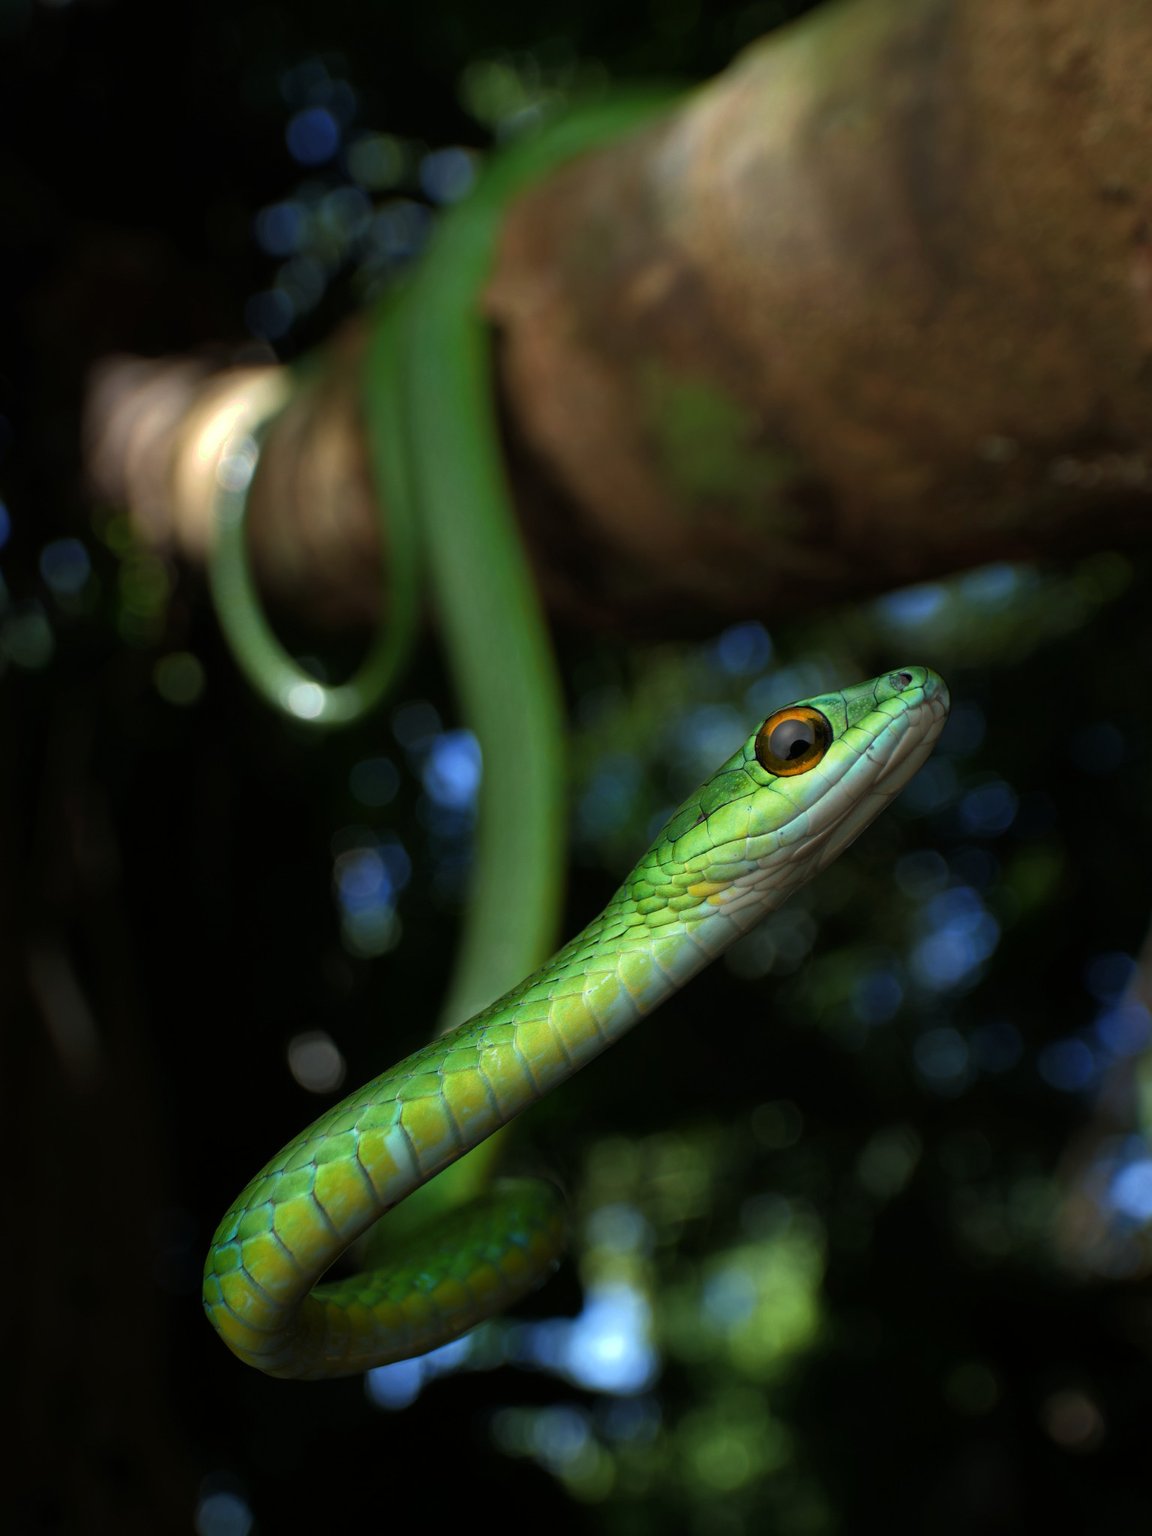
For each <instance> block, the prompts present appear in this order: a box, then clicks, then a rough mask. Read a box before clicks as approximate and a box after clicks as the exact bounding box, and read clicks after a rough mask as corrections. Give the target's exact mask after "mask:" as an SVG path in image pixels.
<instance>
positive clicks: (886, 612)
mask: <svg viewBox="0 0 1152 1536" xmlns="http://www.w3.org/2000/svg"><path fill="white" fill-rule="evenodd" d="M947 595H948V594H947V592H946V591H945V589H944V588H943V587H942V586H940V585H939V584H938V583H936V582H926V583H924V584H922V585H921V586H916V587H903V588H901V590H900V591H898V592H888V593H886V594H885V595H884V596H883V597H881V598H879V599H878V600H877V604H876V606H877V608H878V610H879V613H880V617H881V618H882V619H885V620H887V622H888V623H889V624H896V625H899V627H900V628H901V629H916V628H918V627H919V626H920V625H921V624H926V623H927V622H928V621H929V620H930V619H933V618H935V617H936V615H937V614H938V613H939V611H940V609H941V608H942V607H943V605H944V601H945V598H946V597H947Z"/></svg>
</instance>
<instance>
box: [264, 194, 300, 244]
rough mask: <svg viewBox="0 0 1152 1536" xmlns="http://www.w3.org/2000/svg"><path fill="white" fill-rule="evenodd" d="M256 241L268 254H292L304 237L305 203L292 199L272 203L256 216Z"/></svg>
mask: <svg viewBox="0 0 1152 1536" xmlns="http://www.w3.org/2000/svg"><path fill="white" fill-rule="evenodd" d="M254 223H255V231H254V232H255V235H256V243H257V245H259V247H260V249H261V250H262V251H264V252H265V254H266V255H268V256H291V255H293V254H294V253H295V252H296V251H298V250H299V248H300V242H301V241H302V240H303V238H304V229H305V211H304V205H303V204H302V203H299V202H295V201H290V202H283V203H270V204H269V205H268V207H267V208H261V210H260V212H259V213H258V214H257V215H256V218H255V221H254Z"/></svg>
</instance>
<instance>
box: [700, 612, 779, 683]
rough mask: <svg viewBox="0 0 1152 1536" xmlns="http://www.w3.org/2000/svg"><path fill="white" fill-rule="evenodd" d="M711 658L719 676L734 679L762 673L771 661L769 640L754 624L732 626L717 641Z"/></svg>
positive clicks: (765, 633) (763, 630) (757, 624)
mask: <svg viewBox="0 0 1152 1536" xmlns="http://www.w3.org/2000/svg"><path fill="white" fill-rule="evenodd" d="M713 656H714V658H715V661H716V665H717V666H718V667H719V668H720V670H721V671H722V672H727V673H729V674H730V675H732V676H735V677H740V676H747V675H748V674H749V673H753V672H762V671H763V670H764V668H765V667H766V666H767V665H768V663H769V662H770V661H771V660H772V637H771V635H769V633H768V631H767V630H766V629H765V628H764V626H763V624H759V623H757V622H756V621H755V620H753V621H751V622H749V623H746V624H733V625H732V626H731V627H730V628H728V629H726V630H725V631H724V632H723V634H721V635H719V636H718V637H717V639H716V642H715V645H714V647H713Z"/></svg>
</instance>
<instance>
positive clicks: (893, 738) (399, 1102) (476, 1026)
mask: <svg viewBox="0 0 1152 1536" xmlns="http://www.w3.org/2000/svg"><path fill="white" fill-rule="evenodd" d="M947 710H948V693H947V689H946V688H945V686H944V684H943V683H942V682H941V680H940V679H939V678H938V677H937V676H936V675H935V673H933V672H930V671H929V670H927V669H926V668H923V667H907V668H904V669H902V670H900V671H897V672H892V673H888V674H885V675H884V676H882V677H879V678H876V679H874V680H873V681H871V682H868V683H863V684H860V685H859V686H857V687H853V688H848V689H845V690H844V691H843V692H842V693H833V694H827V695H822V696H820V697H818V698H813V699H808V700H804V701H802V702H801V703H800V704H796V705H792V706H790V707H788V708H787V709H783V710H780V711H777V712H776V713H775V714H774V715H772V716H770V717H769V719H768V720H767V721H765V722H763V724H761V725H759V726H758V728H757V730H756V731H754V732H753V733H752V735H750V736H749V737H748V739H747V741H746V742H745V743H744V745H743V746H742V747H741V748H740V749H739V750H738V751H737V752H736V753H734V754H733V756H732V757H730V758H729V759H728V761H727V762H725V763H724V764H723V765H722V766H721V767H720V768H719V769H718V770H717V772H716V773H714V774H713V775H712V777H711V778H710V779H708V780H707V782H706V783H705V784H704V785H703V786H702V787H701V788H700V789H699V790H698V791H697V792H696V793H695V794H694V795H692V796H691V797H690V798H689V799H688V800H687V801H686V802H685V803H684V805H683V806H682V807H681V808H680V810H679V811H678V812H677V813H676V815H675V816H673V818H672V819H671V821H670V822H669V823H668V824H667V826H666V827H665V828H664V830H663V831H662V832H661V833H660V835H659V837H658V838H657V839H656V841H655V842H654V843H653V844H652V846H651V848H650V849H649V850H648V852H647V853H646V854H645V855H644V856H643V858H642V859H641V860H640V862H639V863H638V864H637V865H636V867H635V868H634V869H633V871H632V873H631V874H630V875H629V876H628V878H627V880H626V881H625V882H624V884H623V885H622V886H621V888H620V890H619V891H618V892H617V893H616V895H615V896H614V897H613V898H612V900H611V901H610V902H609V903H608V905H607V906H606V907H605V909H604V911H603V912H601V913H600V915H599V916H598V917H596V918H594V919H593V921H592V922H591V923H589V925H588V926H587V927H586V928H585V929H584V930H583V932H582V933H580V934H579V935H578V936H577V937H576V938H574V939H573V940H572V941H571V942H570V943H569V944H567V945H565V946H564V948H563V949H561V950H560V951H559V952H558V953H557V954H556V955H554V956H553V957H552V959H551V960H549V961H548V963H547V964H546V965H544V966H543V967H542V968H541V969H540V970H538V971H537V972H535V973H534V974H533V975H531V976H529V977H528V978H527V979H526V980H525V981H523V982H521V983H520V984H519V985H518V986H516V987H514V988H513V989H512V990H511V991H510V992H508V993H506V994H505V996H503V997H502V998H500V999H499V1001H498V1002H495V1003H493V1004H492V1006H491V1007H489V1008H485V1009H484V1010H483V1011H482V1012H480V1013H478V1014H477V1015H476V1016H475V1017H474V1018H472V1019H471V1020H470V1021H469V1022H467V1023H466V1024H463V1025H461V1027H460V1028H459V1029H457V1030H455V1031H453V1032H452V1033H450V1034H448V1035H445V1036H443V1037H442V1038H440V1039H438V1040H436V1041H435V1042H434V1043H432V1044H431V1045H428V1046H426V1047H424V1048H423V1049H422V1050H419V1051H417V1052H415V1053H414V1054H413V1055H411V1056H409V1057H408V1058H407V1059H406V1060H404V1061H402V1062H400V1063H399V1064H398V1065H397V1066H394V1067H393V1068H391V1070H390V1071H388V1072H385V1073H384V1074H383V1075H382V1076H380V1077H377V1078H375V1079H374V1080H373V1081H372V1082H370V1083H369V1084H367V1086H365V1087H364V1088H361V1089H360V1090H359V1091H358V1092H356V1093H353V1094H351V1095H350V1096H349V1097H348V1098H346V1099H344V1100H343V1102H342V1103H340V1104H338V1105H336V1106H335V1108H333V1109H330V1110H329V1111H328V1112H327V1113H326V1114H324V1115H322V1116H321V1117H320V1118H319V1119H318V1120H317V1121H316V1122H315V1123H314V1124H313V1125H311V1126H309V1128H308V1129H307V1130H305V1131H303V1132H302V1133H301V1134H300V1135H299V1136H297V1137H296V1138H295V1140H293V1141H291V1142H289V1144H288V1145H287V1146H286V1147H285V1148H284V1149H283V1150H282V1151H281V1152H280V1153H279V1154H278V1155H277V1156H276V1157H274V1158H273V1159H272V1161H271V1162H270V1163H268V1164H267V1166H266V1167H265V1168H263V1169H262V1170H261V1172H260V1173H258V1174H257V1175H256V1177H255V1178H254V1179H253V1180H252V1181H251V1182H250V1183H249V1184H248V1186H247V1188H246V1189H245V1190H244V1191H243V1193H242V1194H241V1195H240V1197H239V1198H238V1199H237V1201H236V1202H235V1203H234V1205H233V1206H232V1207H231V1209H230V1210H229V1211H228V1213H227V1215H226V1216H225V1217H224V1219H223V1221H222V1222H221V1223H220V1226H219V1228H218V1230H217V1232H216V1236H215V1239H214V1241H213V1244H212V1247H211V1250H210V1252H209V1255H208V1261H207V1265H206V1268H205V1277H204V1304H205V1308H206V1310H207V1312H208V1316H209V1318H210V1319H211V1321H212V1323H213V1325H214V1326H215V1328H216V1329H217V1330H218V1332H219V1333H220V1335H221V1336H222V1337H223V1339H224V1341H225V1342H226V1343H227V1344H228V1346H229V1348H231V1349H232V1350H233V1351H234V1352H235V1353H236V1354H237V1355H238V1356H239V1357H240V1358H241V1359H242V1360H245V1361H247V1362H248V1363H250V1364H252V1365H255V1366H258V1367H259V1368H260V1369H262V1370H264V1371H266V1372H268V1373H269V1374H270V1375H273V1376H289V1377H305V1378H309V1377H321V1376H339V1375H345V1374H348V1373H351V1372H355V1371H361V1370H365V1369H367V1368H369V1367H371V1366H374V1365H379V1364H383V1363H385V1362H387V1361H391V1360H398V1359H404V1358H406V1357H408V1356H410V1355H415V1354H420V1353H422V1352H424V1351H426V1350H428V1349H431V1348H433V1347H434V1346H436V1345H438V1344H441V1343H444V1342H446V1341H447V1340H449V1339H452V1338H455V1337H456V1336H458V1335H459V1334H460V1333H462V1332H464V1331H465V1330H466V1329H468V1328H470V1327H472V1326H474V1325H475V1324H476V1323H477V1322H479V1321H481V1320H482V1319H483V1318H485V1317H487V1316H490V1315H491V1314H492V1313H494V1312H496V1311H499V1310H500V1309H501V1308H503V1307H505V1306H507V1305H509V1304H510V1303H511V1302H512V1301H514V1300H515V1299H517V1298H518V1297H519V1296H521V1295H523V1294H524V1293H525V1292H526V1291H527V1290H529V1289H531V1287H532V1286H534V1285H535V1284H537V1283H538V1282H539V1280H540V1279H541V1278H542V1277H543V1275H545V1274H546V1273H547V1272H548V1270H549V1268H550V1267H551V1266H552V1265H553V1264H554V1262H555V1258H556V1255H557V1253H558V1251H559V1249H560V1247H561V1246H562V1243H563V1235H564V1223H563V1215H562V1206H561V1202H560V1199H559V1196H558V1194H557V1193H556V1191H555V1190H554V1189H553V1188H552V1187H551V1186H550V1185H548V1184H545V1183H543V1182H542V1181H538V1180H515V1181H512V1180H510V1181H503V1182H501V1183H498V1184H496V1185H495V1186H494V1187H493V1188H492V1190H491V1191H490V1192H489V1193H487V1194H485V1195H484V1196H482V1197H480V1198H479V1199H478V1200H476V1201H474V1202H473V1203H472V1204H471V1205H470V1206H468V1207H466V1208H465V1209H464V1210H463V1211H461V1212H456V1213H450V1214H449V1215H448V1216H445V1217H444V1218H442V1219H440V1220H438V1221H437V1222H436V1223H434V1224H433V1225H431V1226H429V1227H427V1228H426V1229H424V1230H423V1231H421V1232H418V1233H417V1234H415V1235H414V1238H413V1240H412V1241H411V1242H410V1243H409V1244H408V1245H407V1246H406V1248H405V1250H404V1251H403V1252H402V1253H400V1254H398V1256H397V1258H396V1260H395V1262H394V1263H392V1264H390V1265H389V1266H387V1267H385V1268H383V1269H379V1270H375V1271H373V1272H371V1273H365V1274H357V1275H354V1276H352V1277H350V1278H347V1279H340V1280H335V1281H329V1282H325V1283H320V1282H321V1280H322V1277H323V1276H324V1274H325V1272H326V1271H327V1270H328V1269H329V1267H330V1266H331V1265H332V1264H333V1263H334V1262H335V1261H336V1260H337V1259H338V1258H339V1257H340V1256H341V1255H342V1254H343V1253H344V1252H345V1251H346V1250H347V1249H348V1247H349V1246H350V1245H351V1244H352V1243H353V1242H354V1241H355V1240H356V1239H357V1238H358V1237H359V1236H360V1235H361V1234H362V1233H364V1232H365V1231H366V1230H367V1229H368V1228H369V1227H370V1226H371V1225H372V1224H373V1223H374V1222H376V1221H377V1220H378V1219H379V1218H380V1217H381V1216H383V1215H384V1214H385V1213H386V1212H387V1211H389V1210H391V1209H392V1208H393V1207H394V1206H395V1205H397V1204H398V1203H399V1202H400V1201H401V1200H403V1199H404V1198H405V1197H406V1196H407V1195H409V1194H410V1193H411V1192H412V1191H413V1190H415V1189H417V1188H418V1187H420V1186H421V1185H422V1184H425V1183H426V1182H427V1181H428V1180H429V1179H432V1178H433V1177H435V1175H436V1174H437V1173H439V1172H440V1171H441V1170H442V1169H444V1168H445V1167H446V1166H447V1165H448V1164H449V1163H452V1162H454V1161H455V1160H456V1159H457V1158H458V1157H460V1156H461V1155H462V1154H463V1153H465V1152H466V1151H468V1150H469V1149H470V1148H472V1147H474V1146H476V1145H477V1144H478V1143H480V1142H481V1141H483V1140H484V1139H485V1138H486V1137H488V1136H490V1135H491V1134H492V1133H493V1132H494V1131H496V1130H497V1129H499V1128H500V1127H501V1126H502V1125H505V1124H506V1123H507V1122H508V1121H509V1120H510V1119H511V1118H512V1117H513V1116H514V1115H517V1114H519V1112H520V1111H521V1110H523V1109H525V1108H526V1107H527V1106H528V1105H530V1104H532V1103H534V1102H535V1101H536V1100H537V1099H539V1098H540V1097H541V1096H542V1095H543V1094H545V1093H548V1092H549V1091H550V1090H551V1089H553V1088H555V1087H556V1086H557V1085H558V1084H560V1083H562V1082H563V1081H564V1080H565V1079H566V1078H568V1077H570V1076H571V1075H572V1073H574V1072H576V1071H577V1070H578V1069H579V1068H580V1067H581V1066H583V1065H584V1064H585V1063H586V1062H587V1061H590V1060H591V1059H592V1058H593V1057H594V1056H596V1055H598V1054H599V1053H600V1052H601V1051H603V1050H604V1049H605V1048H606V1047H607V1046H609V1045H611V1044H612V1043H613V1041H615V1040H617V1039H619V1037H620V1036H621V1035H622V1034H624V1033H625V1032H626V1031H627V1030H628V1029H630V1028H631V1027H632V1026H633V1025H634V1024H635V1023H637V1022H638V1020H639V1019H641V1018H642V1017H643V1016H644V1015H645V1014H647V1013H650V1012H651V1011H652V1010H653V1009H654V1008H655V1007H656V1006H657V1005H658V1004H659V1003H660V1002H662V1001H663V1000H664V999H665V998H666V997H668V996H669V995H670V994H671V993H673V992H674V991H676V990H677V989H678V988H679V987H681V986H682V985H683V984H684V983H685V982H686V981H687V980H688V979H689V978H690V977H691V976H693V975H694V974H695V973H696V972H697V971H699V970H700V969H701V968H702V967H703V966H705V965H707V964H708V963H709V962H710V961H711V960H713V959H715V958H716V956H718V955H719V954H721V953H722V952H723V951H724V950H725V949H726V948H727V947H728V946H729V945H730V944H731V943H732V942H733V941H734V940H735V939H737V938H738V937H739V936H740V935H741V934H743V933H746V932H747V931H748V930H749V929H750V928H752V927H753V926H754V925H755V924H756V923H758V922H759V921H760V919H761V918H763V917H764V916H765V915H766V914H767V913H768V912H770V911H772V910H774V909H775V908H777V907H778V906H780V905H781V903H782V902H784V901H785V900H786V899H787V898H788V897H789V896H790V895H791V894H792V893H793V892H794V891H795V890H796V889H797V888H798V887H799V886H801V885H802V884H804V883H805V882H806V881H807V880H809V879H811V878H812V876H813V875H816V874H818V873H819V871H820V870H822V869H824V868H825V867H826V866H827V865H828V864H829V863H830V862H831V861H832V860H833V859H834V858H835V857H836V856H837V855H838V854H839V853H840V852H841V851H842V850H843V849H844V848H846V847H847V846H848V844H849V843H851V842H852V841H853V840H854V839H855V838H856V837H857V836H858V835H859V834H860V833H861V832H862V831H863V830H864V828H865V827H866V826H868V825H869V823H870V822H871V821H872V820H873V819H874V818H875V817H876V816H877V815H878V813H879V812H880V811H881V810H882V809H883V807H884V806H885V805H886V804H887V803H888V802H889V801H890V800H891V799H892V797H893V796H894V795H896V794H897V793H898V791H899V790H900V789H901V788H902V787H903V786H904V784H906V783H907V781H908V779H909V778H911V776H912V775H913V774H914V773H915V772H916V770H917V769H918V768H919V767H920V766H921V764H922V763H923V762H924V761H925V759H926V758H927V756H928V754H929V752H930V751H931V749H932V746H933V744H934V742H935V741H936V738H937V737H938V735H939V733H940V730H941V728H942V726H943V723H944V720H945V717H946V715H947Z"/></svg>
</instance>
